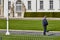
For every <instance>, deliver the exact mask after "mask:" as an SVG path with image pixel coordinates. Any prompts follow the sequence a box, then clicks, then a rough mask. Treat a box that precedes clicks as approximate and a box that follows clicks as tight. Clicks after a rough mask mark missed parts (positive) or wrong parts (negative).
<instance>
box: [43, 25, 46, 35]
mask: <svg viewBox="0 0 60 40" xmlns="http://www.w3.org/2000/svg"><path fill="white" fill-rule="evenodd" d="M43 34H44V35H46V26H44V33H43Z"/></svg>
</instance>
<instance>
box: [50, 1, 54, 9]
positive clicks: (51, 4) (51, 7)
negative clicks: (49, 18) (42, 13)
mask: <svg viewBox="0 0 60 40" xmlns="http://www.w3.org/2000/svg"><path fill="white" fill-rule="evenodd" d="M49 3H50V10H52V9H53V0H50V1H49Z"/></svg>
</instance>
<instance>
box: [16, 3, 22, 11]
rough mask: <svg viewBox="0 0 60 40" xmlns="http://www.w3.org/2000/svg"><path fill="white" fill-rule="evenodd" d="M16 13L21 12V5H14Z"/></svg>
mask: <svg viewBox="0 0 60 40" xmlns="http://www.w3.org/2000/svg"><path fill="white" fill-rule="evenodd" d="M16 11H17V12H20V11H21V5H20V4H17V5H16Z"/></svg>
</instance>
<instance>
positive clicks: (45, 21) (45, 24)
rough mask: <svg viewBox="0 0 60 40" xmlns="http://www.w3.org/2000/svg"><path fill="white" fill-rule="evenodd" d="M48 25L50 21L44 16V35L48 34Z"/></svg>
mask: <svg viewBox="0 0 60 40" xmlns="http://www.w3.org/2000/svg"><path fill="white" fill-rule="evenodd" d="M47 25H48V22H47V20H46V18H44V19H43V28H44V32H43V34H44V35H46V30H47Z"/></svg>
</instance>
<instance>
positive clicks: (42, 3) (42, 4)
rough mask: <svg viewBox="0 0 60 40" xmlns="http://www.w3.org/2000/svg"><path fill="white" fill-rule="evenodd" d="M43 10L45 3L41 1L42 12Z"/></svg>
mask: <svg viewBox="0 0 60 40" xmlns="http://www.w3.org/2000/svg"><path fill="white" fill-rule="evenodd" d="M43 9H44V1H43V0H41V1H40V10H43Z"/></svg>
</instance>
